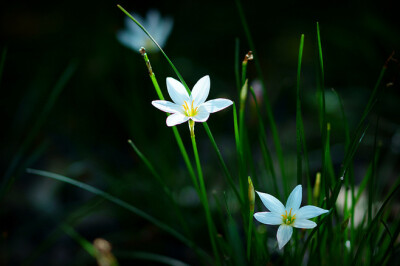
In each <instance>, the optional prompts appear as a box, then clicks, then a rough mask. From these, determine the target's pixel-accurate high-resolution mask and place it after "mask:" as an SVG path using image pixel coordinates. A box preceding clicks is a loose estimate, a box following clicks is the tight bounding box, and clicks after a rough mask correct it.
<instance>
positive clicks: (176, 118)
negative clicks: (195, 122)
mask: <svg viewBox="0 0 400 266" xmlns="http://www.w3.org/2000/svg"><path fill="white" fill-rule="evenodd" d="M188 120H189V117H187V116H185V115H183V114H181V113H175V114H172V115H170V116H168V117H167V126H169V127H172V126H175V125H177V124H182V123H184V122H186V121H188Z"/></svg>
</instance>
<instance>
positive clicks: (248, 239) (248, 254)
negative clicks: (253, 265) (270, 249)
mask: <svg viewBox="0 0 400 266" xmlns="http://www.w3.org/2000/svg"><path fill="white" fill-rule="evenodd" d="M253 214H254V209H253V210H251V209H250V210H249V229H248V230H247V260H248V262H249V263H250V255H251V231H252V228H253V227H252V225H253V223H252V219H253Z"/></svg>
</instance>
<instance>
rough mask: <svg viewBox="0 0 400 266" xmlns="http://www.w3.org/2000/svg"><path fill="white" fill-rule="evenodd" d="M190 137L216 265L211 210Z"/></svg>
mask: <svg viewBox="0 0 400 266" xmlns="http://www.w3.org/2000/svg"><path fill="white" fill-rule="evenodd" d="M191 139H192V146H193V154H194V158H195V160H196V167H197V175H198V177H199V184H200V192H201V198H202V203H203V207H204V211H205V213H206V220H207V225H208V233H209V235H210V240H211V246H212V249H213V253H214V256H215V260H216V262H217V264H218V265H220V264H221V263H220V262H221V261H220V257H219V253H218V249H217V245H216V241H215V226H214V222H213V220H212V217H211V212H210V207H209V205H208V199H207V192H206V187H205V184H204V178H203V171H202V169H201V163H200V158H199V153H198V151H197V144H196V137H195V135H194V133H193V134H191Z"/></svg>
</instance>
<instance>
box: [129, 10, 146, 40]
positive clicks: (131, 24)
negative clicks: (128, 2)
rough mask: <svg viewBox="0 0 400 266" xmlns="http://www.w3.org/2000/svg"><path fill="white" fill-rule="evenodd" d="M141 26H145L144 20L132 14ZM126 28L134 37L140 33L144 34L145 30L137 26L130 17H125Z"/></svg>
mask: <svg viewBox="0 0 400 266" xmlns="http://www.w3.org/2000/svg"><path fill="white" fill-rule="evenodd" d="M131 15H132V16H133V17H134V18H135V19H136V20H137V21H138V22H139V23H140V24H141V25H143V24H144V19H143V18H142V17H141V16H140V15H138V14H136V13H135V14H133V13H132V14H131ZM125 26H126V29H127V30H128V31H129V32H131V33H132V35H134V34H136V33H140V32H143V30H142V29H141V28H140V27H139V26H138V25H136V23H135V22H134V21H133V20H132V19H131V18H130V17H125Z"/></svg>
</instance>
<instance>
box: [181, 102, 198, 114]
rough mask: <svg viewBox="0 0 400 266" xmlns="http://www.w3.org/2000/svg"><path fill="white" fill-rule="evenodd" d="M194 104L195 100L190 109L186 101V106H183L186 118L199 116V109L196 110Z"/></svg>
mask: <svg viewBox="0 0 400 266" xmlns="http://www.w3.org/2000/svg"><path fill="white" fill-rule="evenodd" d="M193 104H194V100H192V104H191V105H190V107H189V105H188V103H187V102H186V101H184V104H183V105H182V106H183V110H184V111H185V115H186V116H189V117H193V116H195V115H196V114H197V109H198V108H199V107H196V108H194V106H193Z"/></svg>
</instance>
